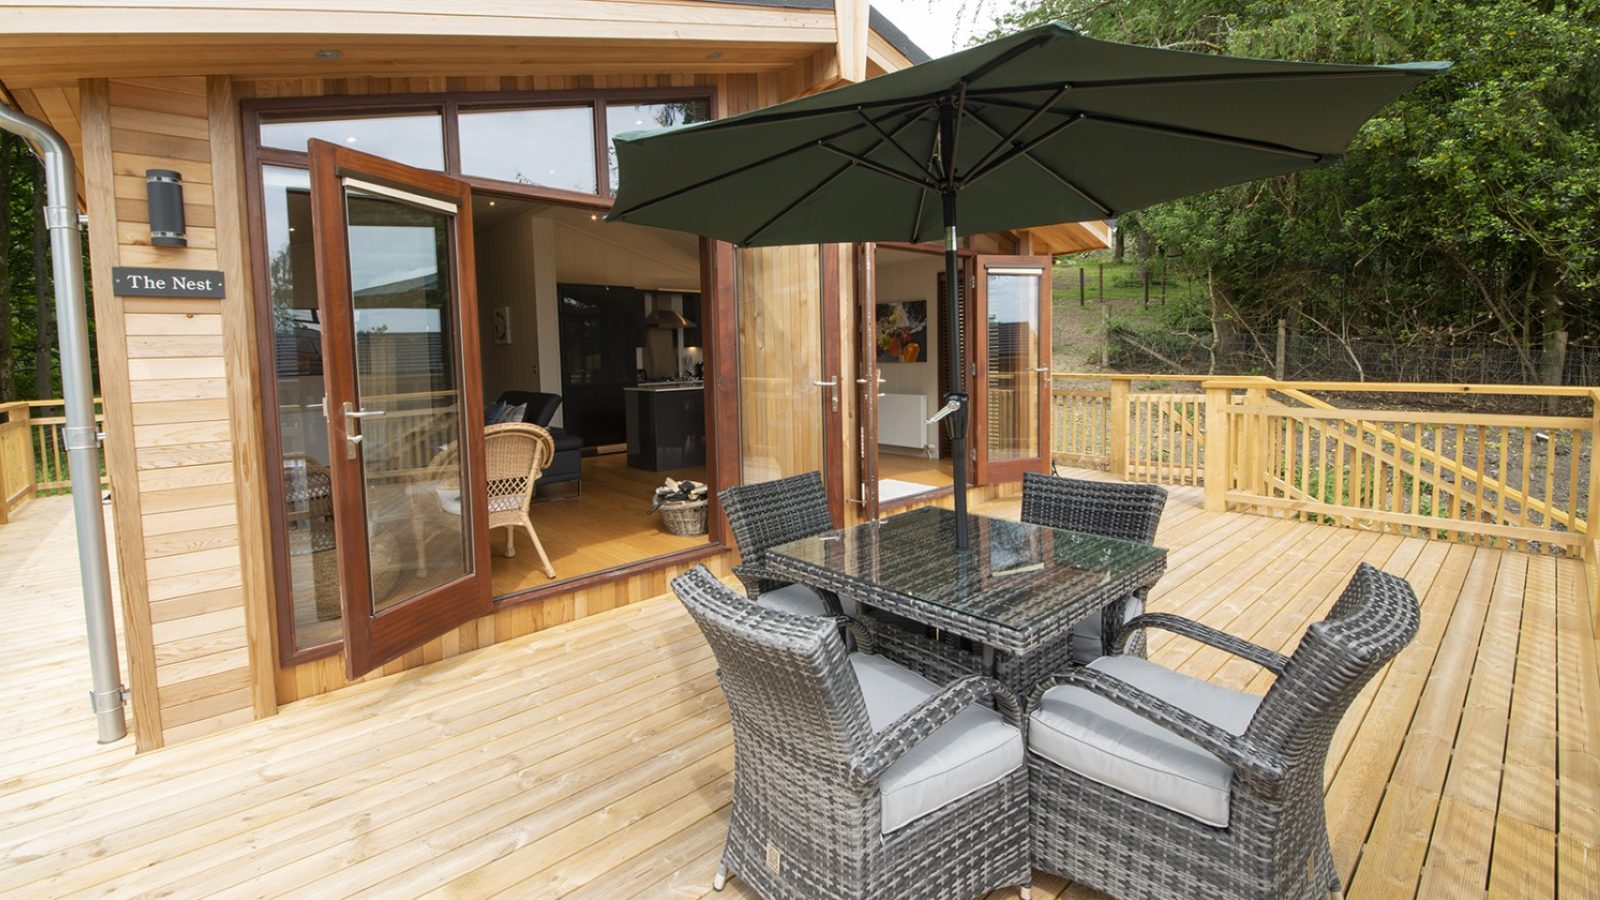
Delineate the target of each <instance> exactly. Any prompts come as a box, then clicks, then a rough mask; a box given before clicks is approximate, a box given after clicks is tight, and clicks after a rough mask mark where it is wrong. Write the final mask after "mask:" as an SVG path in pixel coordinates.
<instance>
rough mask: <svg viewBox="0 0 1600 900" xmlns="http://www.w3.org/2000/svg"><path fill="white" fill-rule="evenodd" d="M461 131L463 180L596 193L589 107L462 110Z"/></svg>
mask: <svg viewBox="0 0 1600 900" xmlns="http://www.w3.org/2000/svg"><path fill="white" fill-rule="evenodd" d="M460 127H461V173H462V174H463V175H473V176H477V177H479V178H493V179H495V180H497V181H510V182H513V183H516V184H534V185H539V186H541V187H550V188H557V189H559V190H563V191H577V192H578V193H580V194H594V193H598V190H597V188H596V182H595V170H594V109H593V107H589V106H563V107H550V108H545V109H502V110H462V111H461V126H460Z"/></svg>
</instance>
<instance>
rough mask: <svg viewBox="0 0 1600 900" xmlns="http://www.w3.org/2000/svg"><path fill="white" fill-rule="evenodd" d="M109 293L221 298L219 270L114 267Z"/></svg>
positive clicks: (137, 295) (124, 295) (221, 288)
mask: <svg viewBox="0 0 1600 900" xmlns="http://www.w3.org/2000/svg"><path fill="white" fill-rule="evenodd" d="M111 292H112V293H113V294H116V295H117V296H118V297H172V298H183V299H188V298H196V297H197V298H205V299H209V300H221V299H222V298H223V295H224V291H223V286H222V273H221V272H208V271H205V270H203V269H143V268H134V267H132V266H113V267H112V269H111Z"/></svg>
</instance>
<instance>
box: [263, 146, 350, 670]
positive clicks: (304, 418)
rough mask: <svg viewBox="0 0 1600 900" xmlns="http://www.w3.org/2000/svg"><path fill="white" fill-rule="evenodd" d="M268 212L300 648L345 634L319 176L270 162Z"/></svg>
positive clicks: (275, 372)
mask: <svg viewBox="0 0 1600 900" xmlns="http://www.w3.org/2000/svg"><path fill="white" fill-rule="evenodd" d="M261 181H262V201H263V206H264V207H265V212H266V238H267V290H268V294H269V296H270V299H271V304H272V332H273V346H274V349H275V351H276V352H275V353H274V362H275V365H273V367H272V371H271V377H272V378H273V379H274V382H275V385H276V387H277V398H278V438H279V441H280V442H281V451H282V456H281V458H282V464H283V465H282V478H283V506H284V522H283V534H284V536H285V539H286V543H287V545H288V553H289V566H288V568H289V584H288V590H289V596H290V599H291V601H292V605H293V608H294V634H293V635H292V636H291V640H292V641H293V646H294V648H295V649H296V650H303V649H305V648H307V647H315V646H317V645H318V644H325V643H327V642H328V641H333V640H338V638H339V635H340V625H339V616H340V611H339V562H338V557H339V554H338V547H337V545H336V542H335V538H334V530H333V483H332V481H331V480H329V477H328V431H327V421H326V420H325V419H324V418H323V415H322V397H323V393H324V390H325V389H324V387H323V382H322V321H321V316H320V314H319V311H318V309H317V288H316V284H317V277H316V269H315V265H316V263H315V259H314V252H315V251H314V249H313V247H312V242H311V176H310V175H309V173H307V172H305V171H304V170H301V169H289V168H282V167H279V166H267V167H265V168H263V169H262V173H261Z"/></svg>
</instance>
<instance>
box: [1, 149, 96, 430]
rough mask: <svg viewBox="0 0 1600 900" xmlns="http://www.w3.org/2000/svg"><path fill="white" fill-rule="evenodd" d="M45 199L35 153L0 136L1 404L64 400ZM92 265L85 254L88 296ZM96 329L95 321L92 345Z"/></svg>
mask: <svg viewBox="0 0 1600 900" xmlns="http://www.w3.org/2000/svg"><path fill="white" fill-rule="evenodd" d="M43 193H44V180H43V174H42V172H41V170H40V167H39V163H38V160H36V159H35V158H34V156H33V152H32V150H30V149H29V147H28V145H27V143H26V142H25V141H23V140H22V139H21V138H18V137H16V136H15V135H12V134H10V133H8V132H0V402H4V401H7V400H16V399H43V398H54V397H59V396H60V395H61V367H60V362H59V360H58V358H57V357H58V351H57V344H56V330H55V293H54V292H55V286H54V284H53V282H52V280H51V274H50V257H49V252H48V246H49V239H48V236H47V234H45V232H44V229H43V228H42V227H36V226H42V213H41V211H40V207H41V206H42V203H43V196H42V195H43ZM40 248H44V252H39V250H40ZM87 261H88V254H87V253H85V254H84V265H85V274H84V285H85V292H87V291H88V281H89V279H88V272H87ZM41 303H42V304H43V308H42V310H41V306H40V304H41ZM41 313H42V314H41ZM93 325H94V322H93V317H92V315H91V317H90V341H91V345H92V343H93ZM41 332H42V333H41Z"/></svg>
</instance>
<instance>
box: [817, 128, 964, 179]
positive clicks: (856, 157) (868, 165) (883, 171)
mask: <svg viewBox="0 0 1600 900" xmlns="http://www.w3.org/2000/svg"><path fill="white" fill-rule="evenodd" d="M817 146H818V147H821V148H822V149H824V150H827V151H829V152H831V153H837V154H838V155H840V156H842V157H844V158H845V159H848V160H850V161H851V162H853V163H855V164H856V165H858V166H861V167H862V168H865V169H869V170H871V171H873V172H877V173H878V174H879V175H887V176H889V177H890V178H898V179H900V180H901V181H904V182H906V183H907V184H911V185H914V186H916V187H920V188H922V189H923V190H931V189H935V188H937V187H938V185H937V184H934V183H933V182H931V181H922V180H919V179H918V178H917V177H916V176H915V175H907V174H906V173H904V172H902V171H900V170H899V169H894V168H890V167H889V166H886V165H884V164H883V163H879V162H873V161H872V160H870V159H867V158H866V157H865V156H862V155H861V154H859V153H851V152H850V151H849V150H846V149H844V148H843V147H838V146H835V145H833V144H830V143H828V142H827V141H826V140H821V141H817Z"/></svg>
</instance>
